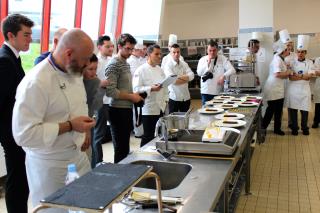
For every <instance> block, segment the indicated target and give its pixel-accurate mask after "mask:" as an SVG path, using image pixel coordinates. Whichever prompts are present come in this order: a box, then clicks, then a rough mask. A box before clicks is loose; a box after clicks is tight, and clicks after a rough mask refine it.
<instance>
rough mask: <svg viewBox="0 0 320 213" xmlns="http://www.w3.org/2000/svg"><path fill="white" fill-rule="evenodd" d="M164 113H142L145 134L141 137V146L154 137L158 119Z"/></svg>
mask: <svg viewBox="0 0 320 213" xmlns="http://www.w3.org/2000/svg"><path fill="white" fill-rule="evenodd" d="M162 116H163V113H161V114H160V115H142V125H143V131H144V132H143V136H142V139H141V143H140V147H142V146H144V145H145V144H147V143H148V142H149V141H151V140H152V139H154V132H155V129H156V124H157V121H158V120H159V118H160V117H162Z"/></svg>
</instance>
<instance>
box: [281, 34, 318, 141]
mask: <svg viewBox="0 0 320 213" xmlns="http://www.w3.org/2000/svg"><path fill="white" fill-rule="evenodd" d="M308 45H309V36H308V35H298V43H297V58H296V59H295V60H294V61H292V62H291V64H290V67H292V70H293V75H292V76H290V77H289V81H288V84H287V88H286V98H285V105H286V106H287V107H288V111H289V114H290V118H291V126H290V127H291V130H292V135H298V130H299V127H298V115H297V113H298V110H300V112H301V129H302V132H303V134H304V135H309V127H308V112H309V111H310V110H311V90H310V83H309V80H310V77H311V74H312V73H314V71H313V62H312V61H311V60H309V59H306V54H307V49H308Z"/></svg>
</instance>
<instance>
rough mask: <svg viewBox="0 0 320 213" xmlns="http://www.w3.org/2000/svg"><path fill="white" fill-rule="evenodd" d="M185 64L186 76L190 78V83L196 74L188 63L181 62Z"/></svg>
mask: <svg viewBox="0 0 320 213" xmlns="http://www.w3.org/2000/svg"><path fill="white" fill-rule="evenodd" d="M182 62H183V63H184V67H185V69H186V75H187V76H188V77H189V81H192V80H193V79H194V73H193V71H192V70H191V69H190V67H189V65H188V64H187V62H184V61H180V63H182Z"/></svg>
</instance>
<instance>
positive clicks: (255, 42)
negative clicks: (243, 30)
mask: <svg viewBox="0 0 320 213" xmlns="http://www.w3.org/2000/svg"><path fill="white" fill-rule="evenodd" d="M255 44H260V41H259V40H257V39H250V41H249V42H248V47H251V46H253V45H255Z"/></svg>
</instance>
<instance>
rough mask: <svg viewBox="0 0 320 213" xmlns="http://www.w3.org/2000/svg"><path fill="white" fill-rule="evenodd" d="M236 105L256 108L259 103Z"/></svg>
mask: <svg viewBox="0 0 320 213" xmlns="http://www.w3.org/2000/svg"><path fill="white" fill-rule="evenodd" d="M238 105H239V106H241V107H255V106H258V105H259V103H257V102H250V103H245V102H243V103H238Z"/></svg>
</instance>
